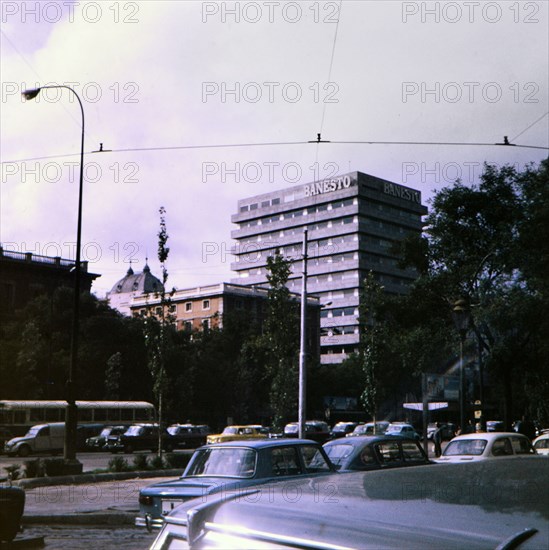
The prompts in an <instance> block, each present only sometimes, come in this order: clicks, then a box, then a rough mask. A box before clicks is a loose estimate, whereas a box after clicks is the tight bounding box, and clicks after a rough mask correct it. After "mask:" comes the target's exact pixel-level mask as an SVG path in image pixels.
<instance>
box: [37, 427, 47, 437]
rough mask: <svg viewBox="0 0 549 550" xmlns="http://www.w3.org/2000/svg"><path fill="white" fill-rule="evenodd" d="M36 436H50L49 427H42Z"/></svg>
mask: <svg viewBox="0 0 549 550" xmlns="http://www.w3.org/2000/svg"><path fill="white" fill-rule="evenodd" d="M38 435H39V436H40V437H43V436H47V435H50V427H49V426H44V427H43V428H42V429H41V430H40V431H39V432H38Z"/></svg>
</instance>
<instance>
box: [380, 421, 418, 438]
mask: <svg viewBox="0 0 549 550" xmlns="http://www.w3.org/2000/svg"><path fill="white" fill-rule="evenodd" d="M385 435H401V436H403V437H407V438H409V439H415V440H416V441H419V440H420V439H421V436H420V435H419V434H418V433H417V432H416V430H415V429H414V427H413V426H412V425H411V424H406V423H405V422H391V424H389V426H388V427H387V430H385Z"/></svg>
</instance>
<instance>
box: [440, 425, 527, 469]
mask: <svg viewBox="0 0 549 550" xmlns="http://www.w3.org/2000/svg"><path fill="white" fill-rule="evenodd" d="M531 454H536V451H535V450H534V449H533V447H532V444H531V443H530V440H529V439H528V438H527V437H526V436H524V435H522V434H517V433H515V432H493V433H488V432H486V433H474V434H465V435H458V436H457V437H454V439H452V441H450V443H448V445H446V448H445V449H444V451H443V453H442V456H440V457H439V458H437V459H435V461H436V462H441V463H442V462H471V461H477V460H489V459H494V458H500V457H519V456H524V455H531Z"/></svg>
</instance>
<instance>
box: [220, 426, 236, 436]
mask: <svg viewBox="0 0 549 550" xmlns="http://www.w3.org/2000/svg"><path fill="white" fill-rule="evenodd" d="M223 433H224V434H225V435H233V434H237V433H238V429H237V428H235V427H234V426H227V427H226V428H225V429H224V430H223Z"/></svg>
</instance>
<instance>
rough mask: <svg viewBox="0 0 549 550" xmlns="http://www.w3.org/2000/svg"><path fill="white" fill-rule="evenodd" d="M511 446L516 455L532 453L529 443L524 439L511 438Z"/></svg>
mask: <svg viewBox="0 0 549 550" xmlns="http://www.w3.org/2000/svg"><path fill="white" fill-rule="evenodd" d="M511 445H512V446H513V451H515V454H516V455H528V454H532V453H533V450H532V446H531V445H530V442H529V441H527V440H526V438H524V437H512V438H511Z"/></svg>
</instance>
